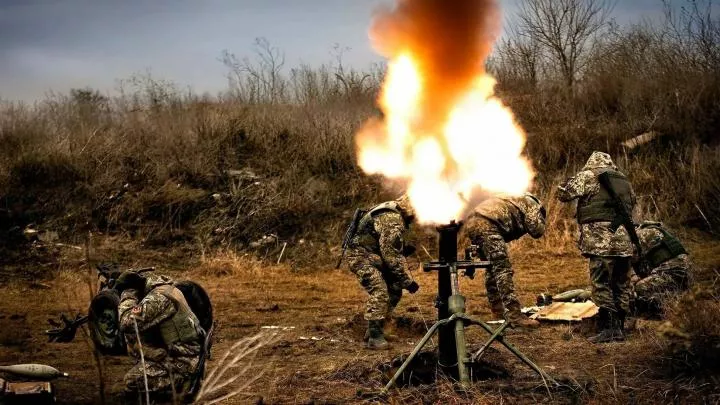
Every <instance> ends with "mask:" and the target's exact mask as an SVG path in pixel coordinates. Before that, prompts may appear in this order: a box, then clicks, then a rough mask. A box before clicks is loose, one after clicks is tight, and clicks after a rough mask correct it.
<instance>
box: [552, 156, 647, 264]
mask: <svg viewBox="0 0 720 405" xmlns="http://www.w3.org/2000/svg"><path fill="white" fill-rule="evenodd" d="M602 168H610V169H613V170H618V168H617V166H615V164H614V163H613V161H612V159H611V158H610V155H608V154H607V153H603V152H593V153H592V155H591V156H590V158H589V159H588V161H587V163H586V164H585V167H583V168H582V170H581V171H580V172H578V173H577V174H576V175H575V176H573V177H571V178H569V179H567V180H566V181H565V182H564V183H562V184H561V185H560V186H558V193H557V198H558V199H559V200H560V201H562V202H570V201H573V200H576V199H577V200H588V199H590V198H591V197H592V196H594V195H595V194H597V193H598V192H599V191H600V187H602V186H601V185H600V182H599V181H598V179H597V176H596V174H595V173H594V172H593V170H596V169H602ZM632 200H633V206H635V204H634V201H635V195H634V194H633V196H632ZM579 233H580V235H579V238H578V248H579V249H580V251H581V252H582V253H583V255H586V256H588V255H589V256H620V257H631V256H633V253H634V251H635V248H634V246H633V244H632V241H631V240H630V236H629V235H628V233H627V230H625V227H623V226H620V227H618V228H617V230H616V231H615V232H612V230H611V229H610V222H592V223H587V224H579Z"/></svg>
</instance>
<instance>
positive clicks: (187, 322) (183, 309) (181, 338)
mask: <svg viewBox="0 0 720 405" xmlns="http://www.w3.org/2000/svg"><path fill="white" fill-rule="evenodd" d="M155 290H157V292H158V293H160V294H162V295H163V296H164V297H166V298H167V299H169V300H170V301H172V303H173V304H174V305H175V309H176V310H177V311H176V312H175V314H174V315H173V316H172V318H170V319H166V320H164V321H163V322H161V323H160V325H158V327H159V329H160V336H161V337H162V340H163V342H164V343H165V345H166V346H167V347H172V345H173V344H175V343H200V342H202V336H201V334H202V333H203V332H202V327H201V326H200V321H199V320H198V318H197V317H196V316H195V314H194V313H193V312H192V310H191V309H190V306H189V305H188V303H187V301H186V300H185V297H184V296H183V294H182V292H181V291H180V290H178V289H177V288H175V287H173V286H172V285H170V284H167V285H161V286H158V287H156V288H155Z"/></svg>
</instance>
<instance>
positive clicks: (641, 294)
mask: <svg viewBox="0 0 720 405" xmlns="http://www.w3.org/2000/svg"><path fill="white" fill-rule="evenodd" d="M634 288H635V295H636V298H635V300H636V302H637V306H638V309H640V310H642V311H643V312H650V313H651V314H657V313H659V311H660V309H661V306H662V302H663V300H664V299H665V298H666V297H668V296H669V295H671V294H673V293H674V292H675V291H678V290H679V288H678V286H677V284H676V282H675V280H674V279H673V277H672V275H670V274H667V273H652V274H650V275H649V276H647V277H645V278H643V279H642V280H640V281H638V282H637V283H635V286H634Z"/></svg>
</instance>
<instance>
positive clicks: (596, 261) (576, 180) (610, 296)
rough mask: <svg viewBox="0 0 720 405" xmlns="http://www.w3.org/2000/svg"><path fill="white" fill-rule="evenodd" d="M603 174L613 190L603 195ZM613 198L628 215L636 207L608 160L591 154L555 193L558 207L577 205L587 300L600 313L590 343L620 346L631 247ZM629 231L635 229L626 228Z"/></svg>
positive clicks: (628, 188) (624, 181)
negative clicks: (585, 264) (587, 281)
mask: <svg viewBox="0 0 720 405" xmlns="http://www.w3.org/2000/svg"><path fill="white" fill-rule="evenodd" d="M603 173H607V175H605V176H608V178H609V179H610V180H609V181H610V184H611V185H612V188H613V190H612V191H608V190H607V189H606V188H605V187H604V186H602V184H600V181H599V179H598V176H600V175H602V174H603ZM613 191H614V194H617V196H618V197H619V198H620V200H621V201H622V203H623V204H625V208H626V210H627V211H628V212H632V211H633V208H634V207H635V193H634V191H633V189H632V186H631V184H630V182H629V181H628V180H627V177H626V176H625V175H624V174H623V173H621V172H620V171H619V170H618V167H617V166H615V164H614V163H613V161H612V159H611V158H610V155H608V154H607V153H603V152H593V153H592V155H591V156H590V158H589V159H588V161H587V163H586V164H585V167H583V168H582V170H581V171H580V172H579V173H577V174H576V175H575V176H573V177H571V178H570V179H568V180H567V181H565V182H564V183H563V184H561V185H560V186H559V187H558V194H557V197H558V199H559V200H560V201H562V202H570V201H572V200H575V199H577V200H578V204H577V214H576V217H577V221H578V224H579V228H580V239H579V241H578V247H579V249H580V251H581V252H582V254H583V256H585V257H587V258H588V259H589V268H590V283H591V286H592V300H593V302H594V303H595V305H597V306H598V307H600V311H599V314H598V320H597V326H598V329H599V331H600V332H599V333H598V334H597V335H595V336H593V337H591V338H590V341H591V342H592V343H603V342H610V341H614V340H618V341H619V340H625V336H624V334H623V328H624V322H625V315H626V314H627V312H628V311H629V298H630V288H629V283H628V279H629V273H630V259H631V257H632V256H633V244H632V241H631V239H630V236H629V234H628V230H627V229H626V228H625V227H624V226H619V225H620V224H621V223H622V220H621V218H620V213H619V212H620V209H621V208H618V207H616V206H615V200H613V198H612V197H611V194H613ZM631 229H634V228H631Z"/></svg>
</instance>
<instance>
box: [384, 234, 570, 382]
mask: <svg viewBox="0 0 720 405" xmlns="http://www.w3.org/2000/svg"><path fill="white" fill-rule="evenodd" d="M460 226H461V224H458V223H455V221H453V222H451V223H450V224H448V225H443V226H440V227H438V228H437V230H438V233H439V234H440V241H439V247H440V252H439V253H440V254H439V256H440V260H439V261H436V262H430V263H425V264H424V265H423V271H425V272H429V271H434V270H436V271H437V272H438V296H437V301H436V307H437V309H438V321H437V322H435V323H434V324H433V325H432V326H431V327H430V329H429V330H428V331H427V333H426V334H425V336H423V338H422V339H420V341H419V342H418V344H417V345H416V346H415V348H413V350H412V351H411V352H410V355H409V356H408V357H407V359H405V361H404V362H403V364H402V365H401V366H400V368H399V369H398V370H397V371H396V372H395V374H394V375H393V377H392V378H391V379H390V381H389V382H388V383H387V384H386V385H385V387H384V388H383V389H382V392H383V393H384V394H387V392H388V391H389V390H390V388H391V387H392V386H393V385H394V384H395V382H396V381H397V379H398V378H399V377H400V375H402V373H403V372H404V371H405V369H406V368H407V367H408V365H409V364H410V362H411V361H412V360H413V358H415V356H416V355H417V354H418V353H419V352H420V350H422V348H423V347H424V346H425V344H427V342H428V341H429V340H430V339H431V338H432V336H433V335H434V334H435V333H436V332H437V333H438V362H439V363H440V366H441V368H444V369H448V368H451V367H453V366H455V365H456V366H457V375H458V380H459V382H460V386H461V388H462V389H467V388H469V386H470V375H469V373H468V364H469V363H471V362H473V361H475V360H477V359H478V358H480V356H482V354H483V353H484V352H485V350H486V349H487V348H488V347H489V346H490V345H491V344H492V342H494V341H497V342H500V343H501V344H502V345H503V346H505V347H506V348H507V349H508V350H509V351H510V352H511V353H512V354H514V355H515V356H516V357H517V358H518V359H520V360H521V361H522V362H523V363H525V364H526V365H528V366H529V367H530V368H531V369H533V370H534V371H535V372H536V373H538V374H539V375H540V377H541V378H543V380H544V381H545V382H546V383H547V382H550V383H552V384H554V385H559V384H558V383H557V382H556V381H555V380H554V379H553V378H552V377H550V376H549V375H548V374H547V373H546V372H545V371H543V370H542V369H541V368H540V367H538V366H537V365H536V364H535V363H533V362H532V361H531V360H530V359H529V358H528V357H527V356H525V355H524V354H523V353H522V352H520V351H519V350H518V349H517V348H515V347H514V346H513V345H511V344H510V343H508V342H506V341H505V338H504V336H503V332H504V331H505V329H507V328H508V326H510V325H509V322H507V321H506V322H504V323H503V324H502V325H500V326H499V327H498V328H497V329H495V330H493V329H492V328H491V327H490V326H489V325H488V324H486V323H485V322H483V321H481V320H478V319H474V318H471V317H468V316H467V315H466V314H465V297H464V296H463V295H462V294H461V293H460V285H459V280H458V270H465V275H467V276H468V277H469V278H471V279H472V278H473V277H474V271H475V269H476V268H486V269H488V268H491V267H492V263H491V262H489V261H480V260H474V258H472V257H470V256H471V255H470V254H469V251H468V250H466V252H465V256H466V257H465V259H466V260H463V261H458V260H457V231H458V229H459V228H460ZM466 324H469V325H478V326H480V327H481V328H482V329H484V330H485V331H486V332H487V333H488V334H490V338H489V339H488V340H487V341H486V342H485V344H483V346H482V347H481V348H480V350H478V352H477V353H475V354H474V355H473V356H472V358H470V357H468V354H467V345H466V341H465V325H466ZM450 325H452V328H450Z"/></svg>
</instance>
